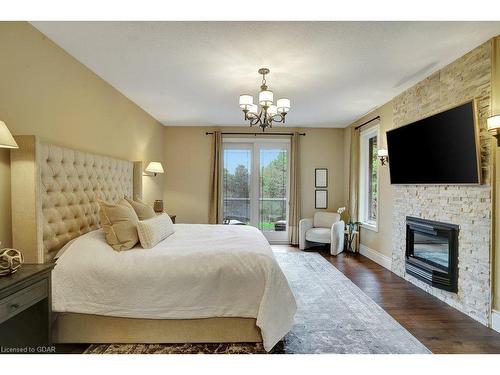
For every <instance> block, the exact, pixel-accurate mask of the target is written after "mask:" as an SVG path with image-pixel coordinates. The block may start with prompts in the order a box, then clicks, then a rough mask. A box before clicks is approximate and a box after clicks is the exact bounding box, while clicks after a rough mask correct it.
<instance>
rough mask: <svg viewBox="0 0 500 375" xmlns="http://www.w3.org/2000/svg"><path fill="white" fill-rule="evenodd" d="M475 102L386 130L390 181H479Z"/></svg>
mask: <svg viewBox="0 0 500 375" xmlns="http://www.w3.org/2000/svg"><path fill="white" fill-rule="evenodd" d="M478 134H479V133H478V129H477V123H476V107H475V102H474V101H470V102H467V103H465V104H462V105H459V106H458V107H455V108H452V109H449V110H447V111H444V112H441V113H438V114H436V115H433V116H430V117H427V118H424V119H421V120H418V121H415V122H413V123H411V124H408V125H405V126H402V127H400V128H396V129H393V130H390V131H388V132H387V148H388V152H389V168H390V175H391V184H436V185H438V184H439V185H444V184H450V185H453V184H468V185H473V184H480V183H481V177H480V168H479V162H480V160H479V149H478Z"/></svg>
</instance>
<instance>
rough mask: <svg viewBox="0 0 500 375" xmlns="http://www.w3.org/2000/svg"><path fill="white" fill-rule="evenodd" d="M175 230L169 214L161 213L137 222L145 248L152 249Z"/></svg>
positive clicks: (140, 238) (142, 244) (138, 231)
mask: <svg viewBox="0 0 500 375" xmlns="http://www.w3.org/2000/svg"><path fill="white" fill-rule="evenodd" d="M174 231H175V230H174V224H173V223H172V219H170V216H168V215H167V214H161V215H158V216H156V217H153V218H151V219H146V220H141V221H139V222H138V223H137V233H138V234H139V241H140V242H141V246H142V247H143V248H145V249H151V248H152V247H154V246H155V245H156V244H157V243H159V242H160V241H163V240H164V239H165V238H167V237H168V236H170V235H171V234H172V233H174Z"/></svg>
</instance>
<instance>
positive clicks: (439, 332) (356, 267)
mask: <svg viewBox="0 0 500 375" xmlns="http://www.w3.org/2000/svg"><path fill="white" fill-rule="evenodd" d="M273 250H275V251H279V252H284V251H299V250H298V249H297V248H295V247H291V246H276V247H275V246H273ZM314 250H318V252H319V253H320V254H321V255H322V256H323V257H324V258H325V259H326V260H328V261H329V262H330V263H331V264H332V265H333V266H335V267H336V268H337V269H338V270H339V271H341V272H342V273H343V274H344V275H346V276H347V277H348V278H349V279H350V280H351V281H352V282H353V283H354V284H356V285H357V286H358V287H359V288H360V289H361V290H362V291H363V292H364V293H365V294H367V295H368V296H369V297H370V298H372V299H373V300H374V301H375V302H376V303H377V304H378V305H379V306H380V307H382V308H383V309H384V310H385V311H386V312H387V313H389V314H390V315H391V316H392V317H393V318H394V319H396V320H397V321H398V322H399V324H401V325H402V326H403V327H404V328H406V329H407V330H408V331H409V332H410V333H411V334H412V335H413V336H415V337H416V338H417V339H418V340H420V342H422V343H423V344H424V345H425V346H426V347H427V348H428V349H429V350H431V351H432V352H433V353H500V333H498V332H496V331H494V330H492V329H490V328H487V327H485V326H483V325H482V324H480V323H478V322H476V321H475V320H474V319H472V318H470V317H468V316H467V315H465V314H463V313H461V312H459V311H458V310H455V309H454V308H452V307H450V306H449V305H447V304H446V303H444V302H442V301H440V300H439V299H437V298H436V297H433V296H431V295H430V294H427V293H426V292H424V291H423V290H421V289H420V288H418V287H416V286H414V285H413V284H411V283H409V282H408V281H406V280H404V279H402V278H401V277H399V276H397V275H395V274H394V273H392V272H390V271H389V270H387V269H385V268H384V267H382V266H380V265H379V264H377V263H375V262H373V261H372V260H370V259H368V258H366V257H364V256H362V255H360V254H355V255H347V254H344V253H342V254H340V255H338V256H336V257H335V256H332V255H330V254H329V253H328V251H327V250H326V249H324V248H321V249H314Z"/></svg>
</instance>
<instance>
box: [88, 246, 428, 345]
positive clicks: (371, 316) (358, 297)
mask: <svg viewBox="0 0 500 375" xmlns="http://www.w3.org/2000/svg"><path fill="white" fill-rule="evenodd" d="M275 255H276V259H277V260H278V262H279V264H280V266H281V268H282V269H283V272H284V273H285V275H286V277H287V279H288V282H289V283H290V286H291V288H292V290H293V293H294V295H295V298H296V299H297V304H298V311H297V314H296V316H295V322H296V324H295V325H294V326H293V328H292V330H291V331H290V332H289V333H288V334H287V335H286V336H285V338H284V339H283V340H282V341H281V342H279V343H278V344H277V345H276V346H275V347H274V349H273V353H288V354H293V353H348V354H359V353H388V354H389V353H394V354H395V353H409V354H411V353H430V352H429V350H428V349H427V348H426V347H425V346H424V345H422V344H421V343H420V342H419V341H418V340H417V339H416V338H415V337H413V336H412V335H411V334H410V333H409V332H408V331H407V330H405V329H404V328H403V327H402V326H401V325H400V324H399V323H398V322H396V321H395V320H394V319H393V318H392V317H391V316H390V315H389V314H387V313H386V312H385V311H384V310H383V309H382V308H381V307H379V306H378V305H377V304H376V303H375V302H374V301H373V300H372V299H370V297H368V296H367V295H366V294H364V293H363V292H362V291H361V290H360V289H359V288H358V287H357V286H356V285H354V284H353V283H352V282H351V281H350V280H349V279H348V278H347V277H345V276H344V275H343V274H342V273H341V272H340V271H338V270H337V269H336V268H335V267H333V266H332V265H331V264H330V263H328V261H326V260H325V259H324V258H323V257H322V256H321V255H319V254H317V253H302V252H301V253H299V252H297V253H277V254H275ZM85 353H89V354H98V353H104V354H108V353H109V354H139V353H151V354H152V353H165V354H166V353H191V354H192V353H217V354H251V353H254V354H258V353H265V351H264V350H263V348H262V345H261V344H252V343H234V344H160V345H159V344H155V345H144V344H136V345H134V344H132V345H122V344H111V345H91V346H90V347H89V348H88V349H87V350H86V351H85Z"/></svg>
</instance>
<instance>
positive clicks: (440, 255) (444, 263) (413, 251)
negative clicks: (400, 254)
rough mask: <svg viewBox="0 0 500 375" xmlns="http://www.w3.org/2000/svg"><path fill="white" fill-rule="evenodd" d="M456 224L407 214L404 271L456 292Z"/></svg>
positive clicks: (438, 286)
mask: <svg viewBox="0 0 500 375" xmlns="http://www.w3.org/2000/svg"><path fill="white" fill-rule="evenodd" d="M458 231H459V228H458V226H457V225H453V224H447V223H440V222H437V221H431V220H424V219H419V218H415V217H410V216H407V217H406V263H405V265H406V272H407V273H408V274H410V275H412V276H414V277H416V278H418V279H420V280H422V281H423V282H425V283H427V284H429V285H432V286H433V287H435V288H439V289H443V290H447V291H450V292H455V293H456V292H457V280H458Z"/></svg>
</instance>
